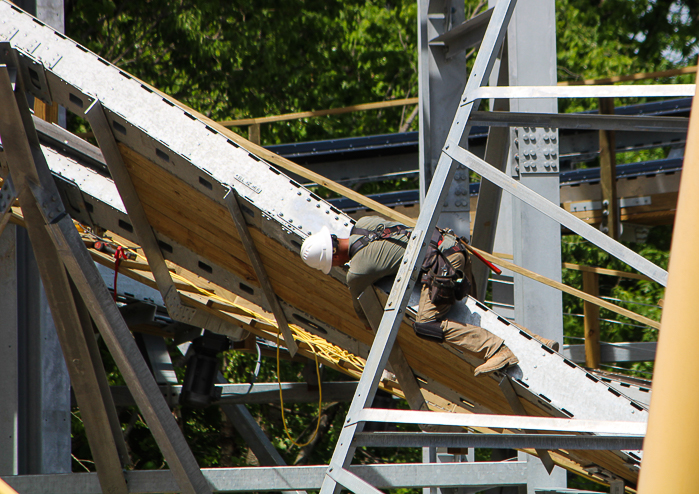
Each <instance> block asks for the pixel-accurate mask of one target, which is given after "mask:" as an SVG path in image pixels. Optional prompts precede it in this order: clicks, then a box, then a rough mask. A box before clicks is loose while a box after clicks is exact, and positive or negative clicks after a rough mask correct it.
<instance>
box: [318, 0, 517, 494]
mask: <svg viewBox="0 0 699 494" xmlns="http://www.w3.org/2000/svg"><path fill="white" fill-rule="evenodd" d="M515 4H516V2H515V0H501V1H500V2H498V3H497V5H496V6H495V8H494V9H493V14H492V16H491V20H490V22H489V24H488V28H487V29H486V33H485V37H484V39H483V42H482V43H481V49H480V50H479V52H478V55H477V56H476V60H475V63H474V65H473V69H472V70H471V74H470V75H469V79H468V82H467V83H466V88H465V89H464V92H463V95H462V100H463V102H464V103H466V104H465V105H462V106H460V107H459V108H458V109H457V111H456V115H455V117H454V120H453V122H452V126H451V129H450V130H449V135H448V137H447V141H446V145H445V148H444V150H442V153H441V156H440V158H439V162H438V164H437V168H436V169H435V173H434V177H433V179H432V184H431V185H430V188H429V190H428V192H427V195H426V196H425V200H424V203H423V206H422V207H421V208H420V216H419V217H418V219H417V223H416V225H415V229H414V230H413V233H412V235H411V237H410V240H409V242H408V247H407V248H406V250H405V254H404V255H403V262H402V263H401V266H400V268H399V270H398V274H397V275H396V281H395V282H394V284H393V287H392V289H391V294H390V295H389V297H388V302H387V304H386V308H385V310H384V315H383V318H382V319H381V324H380V326H379V329H378V331H377V334H376V338H375V339H374V344H373V345H372V347H371V351H370V353H369V357H368V359H367V362H366V366H365V367H364V372H363V373H362V377H361V379H360V381H359V385H358V386H357V391H356V393H355V395H354V399H353V400H352V404H351V405H350V409H349V412H348V413H347V418H346V422H345V424H346V425H345V427H344V428H343V430H342V432H341V433H340V437H339V438H338V442H337V446H336V447H335V451H334V452H333V457H332V459H331V461H330V465H331V467H332V468H338V467H340V468H342V469H343V470H344V469H345V468H347V467H348V466H349V464H350V462H351V461H352V456H354V449H355V448H354V447H353V446H352V438H353V437H354V434H355V432H361V430H362V424H360V423H353V418H354V416H359V415H360V414H361V412H362V410H364V409H365V408H366V407H367V406H369V404H370V403H371V402H372V400H373V398H374V395H375V394H376V389H377V387H378V383H379V378H380V374H381V371H383V369H384V368H385V366H386V363H387V361H388V356H389V354H390V352H391V349H392V348H393V343H394V342H395V339H396V336H397V333H398V328H399V327H400V323H401V322H402V319H403V311H404V310H405V307H406V305H407V303H408V299H409V296H410V290H412V287H413V285H414V283H415V281H416V278H417V273H418V270H419V266H420V264H421V263H422V259H423V258H424V256H425V251H426V249H427V242H428V240H429V238H428V235H427V234H428V233H429V232H432V230H433V229H434V227H435V225H436V223H437V218H438V217H439V213H440V211H441V208H442V204H444V199H445V197H446V195H447V192H448V190H449V184H450V183H451V180H452V178H453V176H454V171H455V169H456V166H455V163H456V162H455V161H454V160H453V159H452V158H451V157H450V156H449V155H447V154H446V150H448V148H449V146H450V145H454V144H455V145H456V146H457V147H458V143H459V142H460V140H461V138H462V136H463V135H464V133H465V131H466V130H467V125H468V119H469V116H470V115H471V112H472V111H473V109H474V106H477V103H478V102H468V99H469V98H468V95H469V94H470V93H471V92H473V91H474V90H476V89H477V88H479V87H481V86H482V85H483V84H484V83H485V82H486V81H487V79H488V77H489V76H490V72H491V70H492V68H493V64H494V63H495V57H496V56H497V54H498V53H499V50H500V47H501V45H502V42H503V39H504V37H505V32H506V30H507V26H508V24H509V22H510V18H511V17H512V12H513V11H514V8H515ZM416 413H417V412H416ZM337 484H338V482H337V480H336V479H334V478H333V477H332V476H331V474H330V473H328V474H327V475H326V477H325V479H324V480H323V486H322V488H321V491H320V492H321V494H331V493H335V492H338V491H339V487H338V485H337ZM350 488H351V487H350Z"/></svg>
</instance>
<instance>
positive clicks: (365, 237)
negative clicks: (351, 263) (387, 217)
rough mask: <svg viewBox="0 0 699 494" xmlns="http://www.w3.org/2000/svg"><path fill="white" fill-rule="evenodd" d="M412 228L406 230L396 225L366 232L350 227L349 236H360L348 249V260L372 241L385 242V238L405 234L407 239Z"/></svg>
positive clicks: (402, 226) (404, 227) (403, 226)
mask: <svg viewBox="0 0 699 494" xmlns="http://www.w3.org/2000/svg"><path fill="white" fill-rule="evenodd" d="M412 231H413V230H412V228H408V227H407V226H405V225H396V226H389V227H387V228H382V229H376V230H367V229H365V228H357V227H356V226H353V227H352V231H351V232H350V235H362V237H360V238H359V239H357V240H356V241H355V242H354V243H353V244H352V246H351V247H350V252H349V255H350V259H351V258H352V257H354V255H355V254H356V253H357V252H359V251H360V250H362V249H363V248H364V247H366V246H367V245H369V244H370V243H371V242H373V241H374V240H385V239H387V238H390V237H392V236H394V235H403V234H407V235H408V237H410V234H411V233H412Z"/></svg>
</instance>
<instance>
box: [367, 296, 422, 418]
mask: <svg viewBox="0 0 699 494" xmlns="http://www.w3.org/2000/svg"><path fill="white" fill-rule="evenodd" d="M359 304H360V305H361V306H362V310H363V311H364V314H365V315H366V317H367V320H368V321H369V323H370V324H371V327H372V328H373V330H374V333H376V331H377V330H378V329H379V325H380V323H381V317H382V316H383V306H382V305H381V302H379V298H378V297H377V296H376V289H375V288H374V287H373V286H369V287H368V288H367V289H366V290H364V292H362V294H361V295H360V296H359ZM388 361H389V363H390V364H391V371H392V372H393V373H394V374H395V375H396V379H398V384H400V388H401V390H402V391H403V394H404V395H405V399H406V400H407V401H408V404H409V405H410V408H411V409H413V410H429V407H428V406H427V403H426V402H425V398H424V396H423V395H422V390H421V389H420V386H419V385H418V383H417V380H416V379H415V374H413V370H412V369H411V368H410V365H408V361H407V360H406V359H405V355H404V354H403V350H401V348H400V346H399V345H393V348H392V349H391V354H390V356H389V357H388Z"/></svg>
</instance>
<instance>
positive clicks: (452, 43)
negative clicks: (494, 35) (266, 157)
mask: <svg viewBox="0 0 699 494" xmlns="http://www.w3.org/2000/svg"><path fill="white" fill-rule="evenodd" d="M492 14H493V9H492V8H491V9H488V10H486V11H485V12H482V13H480V14H478V15H477V16H475V17H472V18H471V19H468V20H466V21H464V22H463V23H461V24H459V25H458V26H456V27H454V28H452V29H450V30H449V31H447V32H446V33H444V34H440V35H439V36H437V37H436V38H434V39H432V40H431V41H430V46H444V47H445V48H446V49H447V53H446V58H447V60H448V59H450V58H452V57H453V56H455V55H456V54H457V53H460V52H462V51H464V50H468V49H469V48H475V47H476V46H478V45H480V44H481V40H482V39H483V36H484V35H485V30H486V28H487V27H488V22H490V16H491V15H492Z"/></svg>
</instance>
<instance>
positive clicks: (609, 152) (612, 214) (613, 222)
mask: <svg viewBox="0 0 699 494" xmlns="http://www.w3.org/2000/svg"><path fill="white" fill-rule="evenodd" d="M599 113H600V115H614V98H600V99H599ZM599 145H600V186H601V188H602V214H603V215H604V220H603V221H602V231H603V232H604V231H605V229H606V232H605V233H607V235H609V236H610V237H611V238H613V239H614V240H619V234H620V233H621V232H620V229H621V218H619V197H618V194H617V189H616V133H615V132H614V131H613V130H600V131H599Z"/></svg>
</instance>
